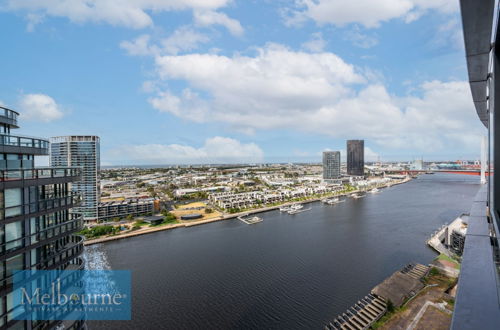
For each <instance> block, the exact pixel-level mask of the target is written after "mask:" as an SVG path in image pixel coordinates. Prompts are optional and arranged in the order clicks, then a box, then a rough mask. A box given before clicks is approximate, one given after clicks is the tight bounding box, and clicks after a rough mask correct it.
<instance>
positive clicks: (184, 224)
mask: <svg viewBox="0 0 500 330" xmlns="http://www.w3.org/2000/svg"><path fill="white" fill-rule="evenodd" d="M410 180H411V179H410V178H406V179H403V180H400V181H397V182H391V183H390V184H387V185H383V186H379V187H378V188H385V187H388V186H395V185H399V184H403V183H406V182H408V181H410ZM360 192H366V191H365V190H353V191H350V192H346V193H342V194H338V195H335V196H348V195H351V194H355V193H360ZM322 198H323V197H321V198H311V199H308V200H304V201H300V202H286V203H282V204H279V205H273V206H267V207H262V208H258V209H251V210H245V211H242V212H238V213H224V214H222V215H221V216H219V217H214V218H211V219H205V220H197V221H191V222H182V223H175V224H167V225H161V226H157V227H147V228H141V229H138V230H134V231H130V232H126V233H122V234H117V235H113V236H108V237H101V238H96V239H91V240H86V241H85V242H84V243H83V244H84V245H92V244H98V243H105V242H109V241H114V240H119V239H124V238H129V237H135V236H140V235H145V234H150V233H155V232H158V231H163V230H169V229H175V228H184V227H192V226H199V225H203V224H206V223H212V222H217V221H221V220H230V219H235V218H237V217H239V216H249V215H252V214H258V213H263V212H267V211H272V210H276V209H279V208H280V207H282V206H288V205H292V204H297V203H299V204H308V203H313V202H318V201H320V200H321V199H322Z"/></svg>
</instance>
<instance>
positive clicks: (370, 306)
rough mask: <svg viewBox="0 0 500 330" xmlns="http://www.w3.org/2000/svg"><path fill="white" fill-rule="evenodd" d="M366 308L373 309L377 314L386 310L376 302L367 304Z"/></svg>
mask: <svg viewBox="0 0 500 330" xmlns="http://www.w3.org/2000/svg"><path fill="white" fill-rule="evenodd" d="M366 309H368V310H371V311H372V312H373V313H375V314H376V315H380V314H382V313H383V312H384V309H383V308H382V307H380V306H376V305H374V304H370V305H367V306H366Z"/></svg>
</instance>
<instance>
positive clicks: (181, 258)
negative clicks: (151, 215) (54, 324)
mask: <svg viewBox="0 0 500 330" xmlns="http://www.w3.org/2000/svg"><path fill="white" fill-rule="evenodd" d="M478 188H479V177H469V176H462V175H453V174H435V175H422V176H420V177H419V178H418V179H415V180H412V181H411V182H409V183H406V184H403V185H398V186H394V187H391V188H387V189H383V190H382V191H381V192H380V193H378V194H368V195H367V196H366V197H364V198H361V199H357V200H356V199H352V198H348V199H346V201H345V202H344V203H339V204H337V205H334V206H329V205H323V204H322V203H319V202H318V203H312V204H309V205H310V206H311V207H312V209H311V210H310V211H306V212H303V213H299V214H295V215H288V214H286V213H280V212H279V211H270V212H266V213H262V214H260V216H261V217H262V218H263V219H264V221H263V222H261V223H258V224H255V225H246V224H244V223H242V222H241V221H238V220H236V219H234V220H227V221H221V222H216V223H211V224H206V225H201V226H195V227H191V228H182V229H175V230H168V231H163V232H158V233H154V234H148V235H144V236H137V237H133V238H128V239H124V240H119V241H114V242H110V243H106V244H101V245H95V246H91V247H88V248H87V251H86V254H87V256H86V258H87V260H90V261H92V262H91V263H92V265H90V267H93V268H99V267H100V266H99V265H101V267H103V268H105V267H111V268H112V269H116V270H121V269H123V270H131V271H132V294H133V297H132V299H133V307H132V308H133V309H132V320H131V321H100V322H88V324H89V327H90V329H121V330H126V329H321V328H322V327H323V326H324V324H326V322H328V321H330V320H332V319H333V318H334V317H335V316H337V314H339V313H342V312H344V311H345V310H346V309H347V308H348V307H349V306H351V305H352V304H354V303H355V302H357V301H358V299H359V298H361V297H363V296H365V295H366V294H367V293H369V291H370V290H371V289H372V288H373V287H374V286H375V285H377V284H378V283H379V282H381V281H382V280H383V279H384V278H386V277H387V276H389V275H391V274H392V273H393V272H394V271H396V270H398V269H400V268H401V267H403V266H404V265H405V264H407V263H410V262H419V263H423V264H427V263H429V262H430V261H432V259H433V258H434V257H435V256H436V253H435V252H434V251H433V250H431V249H430V248H428V247H427V246H426V245H425V240H426V238H427V237H428V236H429V235H430V234H431V233H433V232H434V231H435V230H436V229H437V228H438V227H440V226H441V225H442V224H444V223H448V222H450V221H452V220H453V219H455V218H456V217H457V216H459V215H460V214H461V213H464V212H468V211H469V209H470V207H471V205H472V200H473V197H474V195H475V194H476V192H477V190H478ZM99 259H102V261H101V262H99Z"/></svg>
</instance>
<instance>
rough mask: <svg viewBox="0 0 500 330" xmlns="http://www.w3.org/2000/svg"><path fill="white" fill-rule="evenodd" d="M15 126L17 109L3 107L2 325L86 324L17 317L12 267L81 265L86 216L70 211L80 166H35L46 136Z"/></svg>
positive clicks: (43, 151) (0, 171)
mask: <svg viewBox="0 0 500 330" xmlns="http://www.w3.org/2000/svg"><path fill="white" fill-rule="evenodd" d="M13 128H18V127H17V113H16V112H15V111H12V110H10V109H6V108H3V107H0V131H1V134H2V135H0V136H1V139H0V145H1V146H2V149H0V150H2V151H3V152H0V329H3V328H9V329H53V328H61V327H64V328H65V329H82V328H84V327H85V323H84V321H83V320H81V321H74V322H70V323H69V324H68V322H67V321H65V323H64V325H63V324H62V322H61V321H57V320H46V321H34V320H33V321H24V320H15V319H14V317H15V315H16V314H17V313H20V312H22V310H21V308H20V306H15V305H14V303H13V299H12V289H13V288H12V281H13V274H14V272H16V271H18V270H28V269H37V270H54V269H60V270H63V269H68V270H69V269H83V261H82V259H81V258H80V254H81V253H82V251H83V237H81V236H77V235H75V233H76V232H78V231H80V230H81V229H82V226H83V221H82V218H81V216H79V215H78V214H76V213H73V212H72V211H71V210H72V207H73V206H75V205H77V203H78V201H79V198H78V197H77V196H76V195H75V194H73V193H72V192H71V189H70V184H71V182H72V181H74V180H76V179H78V178H79V175H80V172H79V170H78V169H74V168H34V156H35V155H48V144H49V143H48V141H47V140H43V139H36V138H24V137H23V138H21V137H17V136H16V137H14V136H9V134H10V130H11V129H13ZM8 141H11V142H8ZM23 141H25V142H26V143H24V142H23ZM7 142H8V143H7ZM13 147H14V148H13ZM14 151H15V152H14Z"/></svg>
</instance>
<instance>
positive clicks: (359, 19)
mask: <svg viewBox="0 0 500 330" xmlns="http://www.w3.org/2000/svg"><path fill="white" fill-rule="evenodd" d="M295 6H296V8H295V9H288V10H287V11H286V17H285V23H286V24H288V25H298V24H301V23H303V22H304V21H305V20H307V19H312V20H314V21H316V22H317V23H318V24H333V25H336V26H345V25H347V24H352V23H357V24H361V25H364V26H365V27H367V28H376V27H378V26H379V25H380V23H382V22H386V21H389V20H391V19H395V18H403V19H405V20H406V21H407V22H411V21H413V20H415V19H418V18H419V17H420V16H421V15H423V14H424V13H425V12H426V11H428V10H438V11H440V12H443V13H452V12H456V11H458V1H450V0H377V1H373V0H356V1H344V0H296V1H295Z"/></svg>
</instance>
